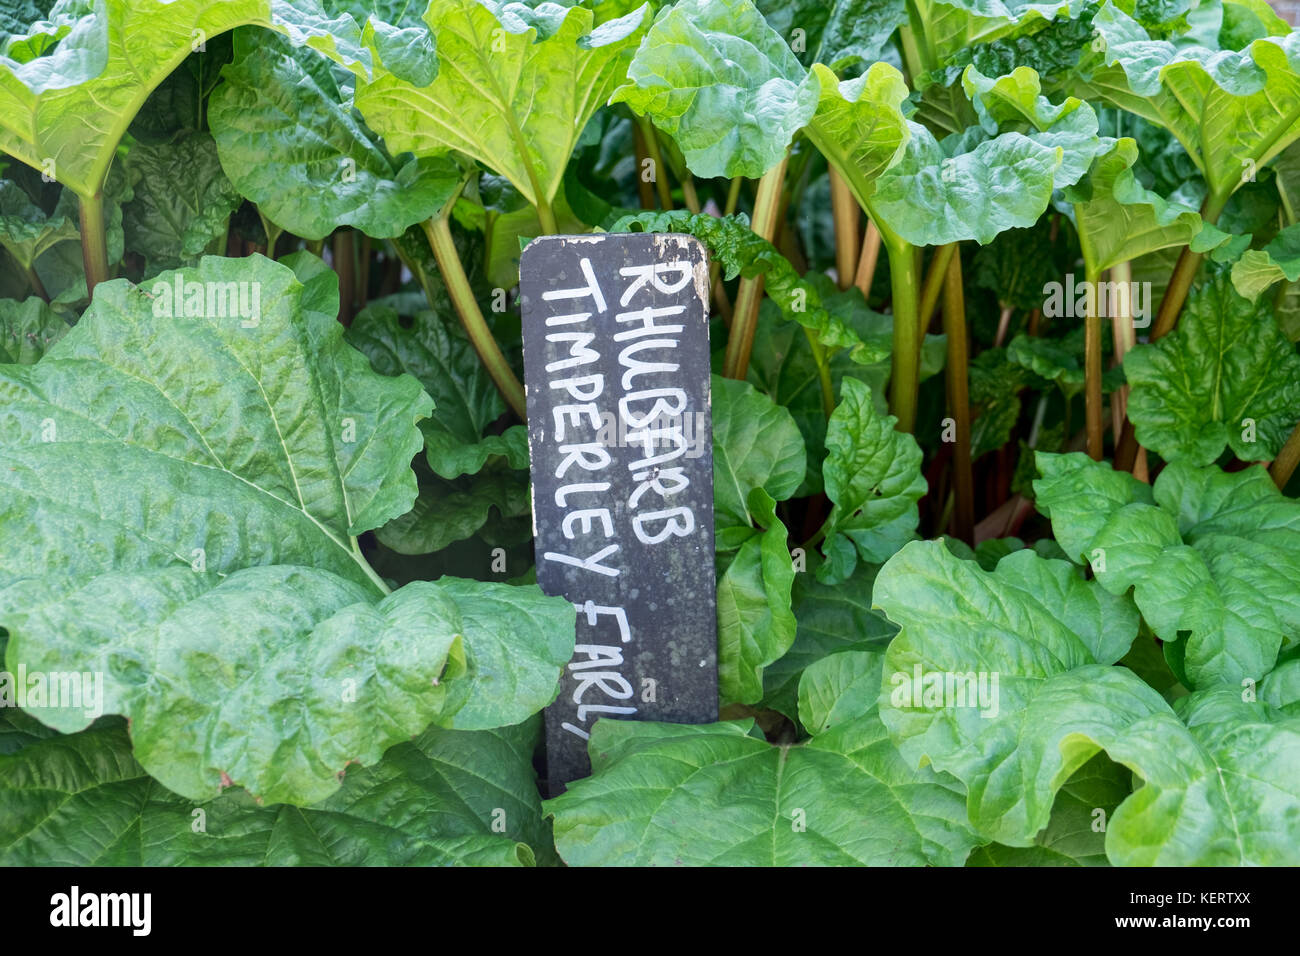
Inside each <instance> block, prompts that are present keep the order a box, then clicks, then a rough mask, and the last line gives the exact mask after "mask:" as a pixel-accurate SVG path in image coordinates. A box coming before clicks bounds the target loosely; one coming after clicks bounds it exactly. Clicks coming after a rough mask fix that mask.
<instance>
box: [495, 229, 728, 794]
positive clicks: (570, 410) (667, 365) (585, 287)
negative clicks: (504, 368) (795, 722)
mask: <svg viewBox="0 0 1300 956" xmlns="http://www.w3.org/2000/svg"><path fill="white" fill-rule="evenodd" d="M519 272H520V295H521V300H522V301H521V304H522V308H523V338H524V368H525V383H526V390H527V395H528V447H529V452H530V454H531V457H532V494H533V525H534V527H533V531H534V536H535V539H536V553H537V583H538V584H539V585H540V586H541V588H542V590H543V591H545V592H546V593H547V594H556V595H563V596H564V597H566V598H568V599H569V600H570V601H572V602H573V603H574V605H576V606H577V609H578V625H577V649H576V652H575V654H574V658H573V660H572V661H571V662H570V663H569V665H568V667H566V668H565V671H564V675H563V677H562V678H561V682H560V684H561V686H560V695H559V697H558V698H557V699H556V701H555V703H553V704H552V705H551V706H550V707H548V708H547V710H546V753H547V776H548V782H549V785H550V786H549V790H550V792H551V794H552V795H554V794H558V793H560V792H561V791H562V790H563V789H564V786H565V785H566V784H567V783H568V782H569V781H571V780H574V779H577V778H578V777H583V776H586V775H587V774H588V773H589V772H590V763H589V762H588V758H587V737H588V735H589V733H590V731H591V727H592V724H593V723H595V721H596V720H597V719H599V718H602V717H608V718H616V719H624V720H662V721H671V722H677V723H708V722H710V721H714V720H717V717H718V661H717V616H716V607H717V594H716V585H715V580H714V570H713V439H712V434H713V430H712V427H711V424H710V416H709V407H710V398H709V333H708V307H707V306H708V274H709V266H708V257H707V256H706V254H705V251H704V247H703V246H701V245H700V243H699V242H698V241H697V240H696V239H694V238H692V237H691V236H682V235H672V234H658V235H655V234H649V233H634V234H620V235H602V236H547V237H544V238H541V239H537V240H535V241H534V242H532V243H531V244H530V245H529V246H528V248H527V249H525V250H524V252H523V255H522V257H521V259H520V263H519Z"/></svg>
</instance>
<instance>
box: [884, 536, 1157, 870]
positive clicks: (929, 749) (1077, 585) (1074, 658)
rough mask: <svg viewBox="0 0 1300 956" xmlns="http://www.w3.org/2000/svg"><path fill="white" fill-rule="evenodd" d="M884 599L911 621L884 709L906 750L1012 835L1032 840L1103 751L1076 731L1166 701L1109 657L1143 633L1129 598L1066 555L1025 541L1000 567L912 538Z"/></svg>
mask: <svg viewBox="0 0 1300 956" xmlns="http://www.w3.org/2000/svg"><path fill="white" fill-rule="evenodd" d="M874 600H875V603H876V605H877V606H879V607H881V608H882V609H883V610H884V612H885V613H886V614H887V615H888V616H889V618H890V620H892V621H894V622H895V623H897V624H898V625H899V627H900V628H901V630H900V631H899V634H898V636H897V637H896V638H894V640H893V642H892V643H891V644H890V645H889V649H888V651H887V652H886V655H885V680H884V682H883V684H882V687H881V691H880V704H881V716H882V719H883V720H884V722H885V724H886V726H888V727H889V729H890V733H891V735H892V736H893V738H894V740H895V741H896V742H897V743H898V745H899V749H900V751H901V752H902V754H903V756H904V757H905V758H906V759H907V760H908V761H909V762H911V763H912V764H913V765H916V764H918V763H919V762H920V761H921V760H922V759H923V758H928V759H929V761H930V762H931V763H932V764H933V765H934V766H935V767H936V768H938V769H939V770H944V771H947V772H950V773H952V774H954V775H955V776H957V777H958V778H959V779H961V780H962V781H963V782H964V783H965V784H966V785H967V788H968V797H967V807H968V809H969V812H970V819H971V822H972V824H974V826H975V827H976V829H977V830H978V831H979V832H981V833H983V834H984V835H985V836H988V837H991V838H993V839H996V840H998V841H1000V842H1002V843H1006V844H1009V845H1012V846H1029V845H1031V843H1032V841H1033V837H1034V836H1035V835H1036V834H1037V833H1038V831H1039V830H1041V829H1042V828H1043V827H1044V826H1046V825H1047V822H1048V818H1049V816H1050V814H1051V809H1052V800H1053V797H1054V795H1055V792H1056V790H1057V788H1059V787H1060V785H1061V784H1063V783H1064V782H1065V781H1066V780H1067V779H1068V778H1069V776H1070V774H1072V773H1073V772H1074V770H1076V769H1077V768H1078V767H1080V766H1082V765H1083V763H1084V762H1085V761H1086V760H1087V759H1089V758H1090V757H1092V756H1093V753H1095V749H1096V748H1095V747H1094V748H1092V750H1091V751H1089V750H1088V749H1086V748H1084V747H1083V746H1067V744H1068V740H1067V738H1068V737H1069V735H1070V734H1073V733H1080V732H1082V731H1081V730H1080V729H1079V728H1090V730H1089V734H1090V736H1091V737H1092V739H1094V740H1095V739H1097V738H1096V734H1097V733H1100V732H1101V730H1102V729H1105V730H1107V731H1111V730H1113V729H1114V728H1118V727H1121V726H1123V725H1124V724H1126V723H1127V722H1132V721H1133V720H1135V719H1138V718H1139V717H1140V716H1145V715H1147V714H1154V713H1159V712H1160V711H1161V709H1162V708H1163V709H1166V710H1167V708H1165V704H1164V701H1163V700H1161V699H1160V697H1159V695H1157V694H1156V693H1155V692H1154V691H1152V690H1150V689H1149V688H1147V687H1146V686H1145V685H1143V684H1142V683H1141V682H1140V681H1139V680H1137V678H1135V677H1133V675H1132V674H1131V673H1129V672H1127V671H1123V670H1121V669H1118V668H1108V667H1105V666H1103V665H1106V664H1111V663H1113V662H1114V661H1117V660H1118V659H1119V658H1120V657H1122V656H1123V655H1124V653H1125V652H1126V651H1127V650H1128V647H1129V645H1130V644H1131V643H1132V642H1133V638H1134V636H1135V635H1136V633H1137V623H1138V617H1137V612H1136V609H1135V608H1134V607H1133V605H1132V603H1131V602H1129V601H1128V600H1127V599H1125V598H1123V597H1115V596H1112V595H1111V594H1109V593H1107V592H1106V591H1104V590H1103V589H1102V588H1100V587H1099V586H1097V585H1096V584H1094V583H1090V582H1087V581H1084V580H1083V578H1082V577H1081V576H1079V574H1078V573H1077V571H1076V570H1075V569H1074V568H1072V567H1071V566H1070V565H1069V564H1068V563H1066V562H1064V561H1054V560H1046V559H1043V558H1040V557H1038V555H1036V554H1034V553H1033V552H1032V551H1018V552H1016V553H1014V554H1011V555H1008V556H1007V557H1005V558H1003V559H1002V560H1001V561H1000V562H999V563H998V566H997V568H996V570H995V571H993V572H992V573H990V572H986V571H984V570H982V569H981V568H980V566H979V565H978V564H976V563H975V562H973V561H963V560H962V559H960V558H958V557H956V556H954V555H953V554H951V553H950V552H949V551H948V549H947V548H946V547H944V546H943V544H942V543H940V542H937V541H932V542H914V543H912V544H909V545H907V546H906V547H904V548H903V550H901V551H899V552H898V554H896V555H895V556H894V557H893V558H892V559H890V561H889V562H888V563H887V564H886V565H885V566H884V567H883V568H882V569H881V570H880V573H879V575H878V576H877V577H876V588H875V595H874ZM977 690H978V691H979V693H977ZM1130 698H1134V699H1130ZM1135 714H1136V715H1137V716H1135ZM1168 717H1169V720H1170V722H1171V723H1175V724H1176V722H1175V721H1173V719H1172V714H1169V715H1168ZM1094 727H1095V728H1097V729H1091V728H1094ZM1058 741H1059V742H1060V744H1061V746H1060V747H1059V748H1058V747H1057V746H1055V745H1054V744H1055V743H1056V742H1058ZM1111 756H1112V758H1113V759H1117V758H1115V754H1114V753H1112V754H1111Z"/></svg>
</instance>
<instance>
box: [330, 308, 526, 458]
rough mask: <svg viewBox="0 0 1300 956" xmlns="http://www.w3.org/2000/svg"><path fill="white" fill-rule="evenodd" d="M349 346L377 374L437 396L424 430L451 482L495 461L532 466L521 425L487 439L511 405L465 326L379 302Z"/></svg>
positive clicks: (429, 450) (360, 321)
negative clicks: (400, 378) (404, 377)
mask: <svg viewBox="0 0 1300 956" xmlns="http://www.w3.org/2000/svg"><path fill="white" fill-rule="evenodd" d="M347 340H348V342H349V343H350V344H352V345H354V346H355V347H356V348H358V349H360V350H361V351H362V352H364V353H365V354H366V356H367V357H368V358H369V359H370V364H371V365H372V366H373V367H374V369H375V371H376V372H380V373H382V374H384V375H400V374H402V373H403V372H405V373H407V374H409V375H414V376H415V377H416V378H417V379H419V381H420V384H422V385H423V386H424V388H425V391H427V392H428V393H429V394H430V395H432V396H433V400H434V410H433V414H432V415H431V416H430V417H429V418H428V419H426V420H424V421H422V422H421V423H420V429H421V431H423V432H424V438H425V449H426V455H427V457H428V461H429V466H430V467H431V468H432V469H433V470H434V472H435V473H436V474H438V475H440V476H442V477H443V478H446V479H453V478H457V477H459V476H461V475H464V474H477V473H478V472H479V471H480V470H481V469H482V468H483V465H484V463H485V462H487V461H488V460H489V459H490V458H493V457H495V456H501V457H503V458H504V459H505V460H506V461H507V462H508V463H509V465H510V467H512V468H527V467H528V434H527V432H526V431H525V430H524V429H523V427H522V426H513V427H511V428H509V429H507V430H506V431H505V432H504V433H503V434H501V435H486V436H485V435H484V432H485V431H487V429H488V427H489V426H490V425H492V424H493V423H494V422H495V421H496V420H497V419H498V418H500V417H501V415H502V414H503V413H504V412H505V403H504V402H503V401H502V399H501V393H500V392H499V391H498V390H497V388H496V386H495V385H494V384H493V383H492V378H491V376H489V375H488V373H487V370H486V369H485V368H484V367H483V363H482V362H481V361H480V360H479V357H478V353H477V352H475V351H474V346H473V345H472V344H471V343H470V341H469V339H468V338H467V337H466V336H465V333H464V332H463V331H462V329H461V327H460V325H459V323H456V322H455V321H454V320H449V319H446V318H444V317H443V316H441V315H438V314H437V313H435V312H431V311H428V310H420V311H419V312H417V313H416V314H415V315H413V316H407V315H401V314H399V313H398V310H397V309H396V308H394V306H393V305H392V304H390V303H387V302H376V303H372V304H371V305H369V306H367V307H366V308H365V309H363V310H362V311H361V312H359V313H358V314H357V316H356V318H354V319H353V320H352V325H351V327H349V329H348V331H347Z"/></svg>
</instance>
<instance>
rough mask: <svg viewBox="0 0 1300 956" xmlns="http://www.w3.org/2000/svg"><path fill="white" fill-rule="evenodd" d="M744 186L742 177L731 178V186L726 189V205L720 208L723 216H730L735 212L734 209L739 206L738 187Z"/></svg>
mask: <svg viewBox="0 0 1300 956" xmlns="http://www.w3.org/2000/svg"><path fill="white" fill-rule="evenodd" d="M744 184H745V177H744V176H733V177H732V178H731V186H730V187H729V188H728V189H727V204H726V205H725V206H723V207H722V214H723V215H724V216H730V215H733V214H734V213H735V212H736V207H737V206H738V205H740V187H741V186H743V185H744Z"/></svg>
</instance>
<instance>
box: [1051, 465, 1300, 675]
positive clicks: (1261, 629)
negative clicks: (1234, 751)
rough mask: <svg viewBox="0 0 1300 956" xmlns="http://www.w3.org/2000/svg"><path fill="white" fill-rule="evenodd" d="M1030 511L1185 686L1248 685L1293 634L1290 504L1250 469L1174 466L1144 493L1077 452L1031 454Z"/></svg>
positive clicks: (1296, 630) (1298, 529) (1297, 546)
mask: <svg viewBox="0 0 1300 956" xmlns="http://www.w3.org/2000/svg"><path fill="white" fill-rule="evenodd" d="M1038 470H1039V472H1040V473H1041V474H1042V475H1043V477H1042V478H1041V479H1040V480H1038V481H1036V482H1034V493H1035V495H1036V497H1037V502H1038V506H1039V508H1040V510H1042V512H1043V513H1044V514H1045V515H1047V516H1048V517H1050V518H1051V519H1052V530H1053V532H1054V534H1055V536H1056V538H1057V540H1058V541H1060V542H1061V546H1062V547H1063V548H1065V550H1066V553H1067V554H1069V555H1070V557H1071V558H1072V559H1074V560H1079V559H1080V558H1083V559H1085V560H1087V561H1089V562H1090V563H1091V564H1092V567H1093V571H1094V573H1095V574H1096V576H1097V580H1098V581H1099V582H1100V583H1101V585H1102V586H1103V587H1105V588H1106V589H1107V590H1108V591H1110V592H1112V593H1115V594H1123V593H1124V592H1126V591H1127V590H1128V589H1129V588H1130V587H1132V588H1134V592H1133V597H1134V599H1135V600H1136V602H1137V605H1138V607H1140V608H1141V609H1142V614H1143V617H1145V618H1146V621H1147V623H1148V624H1150V625H1151V628H1152V630H1154V631H1155V633H1156V635H1157V636H1158V637H1160V639H1161V640H1163V641H1166V642H1172V641H1179V642H1182V641H1186V646H1185V653H1184V659H1183V666H1184V668H1185V670H1186V674H1187V676H1188V677H1189V678H1190V680H1191V681H1192V682H1193V684H1194V685H1195V686H1197V687H1206V686H1211V685H1214V684H1228V685H1233V686H1238V687H1239V686H1240V684H1241V681H1242V680H1243V679H1246V678H1251V679H1254V680H1258V679H1259V678H1261V677H1263V676H1264V675H1265V674H1267V673H1268V672H1269V671H1270V670H1271V669H1272V668H1273V665H1274V663H1275V662H1276V660H1277V656H1278V651H1279V649H1280V648H1281V647H1283V646H1284V645H1288V646H1289V645H1291V644H1294V643H1295V642H1296V639H1297V637H1300V625H1298V624H1297V621H1300V504H1297V503H1296V502H1295V501H1294V500H1292V499H1289V498H1286V497H1284V496H1283V495H1282V493H1281V492H1280V491H1278V489H1277V486H1276V485H1274V484H1273V482H1272V481H1270V480H1269V477H1268V474H1267V473H1266V472H1265V471H1264V470H1263V469H1262V468H1259V467H1254V468H1248V469H1246V470H1244V471H1239V472H1232V473H1225V472H1221V471H1219V470H1218V469H1217V468H1196V467H1193V466H1191V465H1188V464H1186V463H1182V462H1176V463H1174V464H1171V465H1169V466H1167V467H1166V468H1165V470H1164V471H1162V472H1161V473H1160V475H1159V477H1158V478H1157V479H1156V482H1155V485H1154V487H1151V488H1149V487H1148V486H1146V485H1144V484H1142V483H1140V482H1138V481H1136V480H1135V479H1134V478H1132V477H1131V476H1130V475H1127V474H1125V473H1123V472H1115V471H1112V470H1111V468H1110V467H1109V466H1108V465H1106V464H1105V463H1103V462H1093V461H1092V460H1091V459H1089V458H1088V457H1087V456H1085V455H1083V454H1081V453H1074V454H1070V455H1047V454H1039V455H1038Z"/></svg>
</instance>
